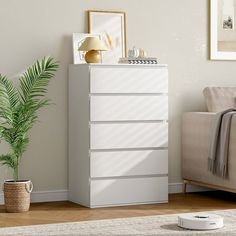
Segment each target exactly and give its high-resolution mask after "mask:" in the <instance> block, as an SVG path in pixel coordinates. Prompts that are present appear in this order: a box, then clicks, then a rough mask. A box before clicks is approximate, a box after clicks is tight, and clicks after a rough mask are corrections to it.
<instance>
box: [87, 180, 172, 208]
mask: <svg viewBox="0 0 236 236" xmlns="http://www.w3.org/2000/svg"><path fill="white" fill-rule="evenodd" d="M166 201H168V177H152V178H134V179H132V178H130V179H112V180H92V181H91V206H92V207H96V206H104V205H120V204H135V203H136V204H137V203H147V202H166Z"/></svg>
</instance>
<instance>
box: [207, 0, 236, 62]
mask: <svg viewBox="0 0 236 236" xmlns="http://www.w3.org/2000/svg"><path fill="white" fill-rule="evenodd" d="M210 15H211V17H210V44H211V45H210V59H211V60H236V26H235V23H236V22H235V21H236V0H210Z"/></svg>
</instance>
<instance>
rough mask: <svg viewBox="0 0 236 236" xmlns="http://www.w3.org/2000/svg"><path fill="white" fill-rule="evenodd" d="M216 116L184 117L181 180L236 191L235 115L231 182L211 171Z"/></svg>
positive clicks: (230, 146)
mask: <svg viewBox="0 0 236 236" xmlns="http://www.w3.org/2000/svg"><path fill="white" fill-rule="evenodd" d="M215 115H216V113H211V112H187V113H184V114H183V117H182V177H183V178H184V179H187V180H193V181H198V182H203V183H204V182H205V183H209V184H212V185H218V186H222V185H225V184H226V185H227V187H229V188H236V174H235V170H236V158H235V156H236V116H234V117H233V118H232V123H231V131H230V142H229V160H228V170H229V179H223V178H221V177H218V176H215V175H213V174H212V173H211V172H210V171H208V152H209V144H210V135H211V128H212V122H213V120H214V117H215Z"/></svg>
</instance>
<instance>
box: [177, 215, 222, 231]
mask: <svg viewBox="0 0 236 236" xmlns="http://www.w3.org/2000/svg"><path fill="white" fill-rule="evenodd" d="M178 226H180V227H182V228H185V229H191V230H213V229H219V228H222V227H223V226H224V220H223V217H221V216H218V215H215V214H207V213H199V214H198V213H188V214H182V215H179V216H178Z"/></svg>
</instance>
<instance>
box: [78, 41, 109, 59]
mask: <svg viewBox="0 0 236 236" xmlns="http://www.w3.org/2000/svg"><path fill="white" fill-rule="evenodd" d="M78 50H79V51H86V54H85V57H84V58H85V61H86V62H87V63H101V53H100V51H106V50H107V48H106V47H105V45H104V43H103V42H102V41H101V40H100V39H98V38H96V37H87V38H86V39H85V40H84V42H83V43H82V44H81V46H80V47H79V49H78Z"/></svg>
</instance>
